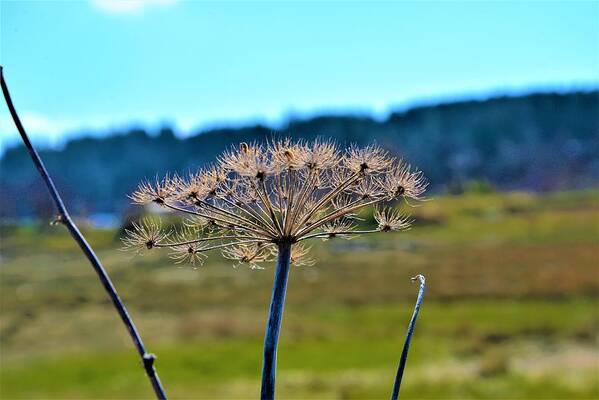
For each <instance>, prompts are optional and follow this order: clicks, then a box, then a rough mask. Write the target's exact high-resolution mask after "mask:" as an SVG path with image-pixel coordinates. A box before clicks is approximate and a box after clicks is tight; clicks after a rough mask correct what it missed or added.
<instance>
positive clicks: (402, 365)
mask: <svg viewBox="0 0 599 400" xmlns="http://www.w3.org/2000/svg"><path fill="white" fill-rule="evenodd" d="M416 280H418V281H419V282H420V289H419V290H418V298H417V299H416V305H415V306H414V312H413V313H412V318H411V319H410V324H409V325H408V333H407V334H406V340H405V342H404V345H403V349H402V351H401V357H400V359H399V365H398V367H397V374H396V375H395V382H394V384H393V391H392V392H391V400H397V397H398V396H399V388H400V386H401V379H402V378H403V371H404V369H405V368H406V362H407V361H408V350H409V349H410V342H411V341H412V335H413V334H414V328H415V327H416V319H417V318H418V313H419V312H420V305H421V304H422V300H423V299H424V290H425V287H426V279H425V278H424V276H423V275H416V276H415V277H413V278H412V281H413V282H415V281H416Z"/></svg>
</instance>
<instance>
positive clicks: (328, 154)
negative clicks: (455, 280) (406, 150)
mask: <svg viewBox="0 0 599 400" xmlns="http://www.w3.org/2000/svg"><path fill="white" fill-rule="evenodd" d="M426 186H427V182H426V181H425V179H424V177H423V175H422V173H421V172H419V171H416V170H413V169H411V168H410V166H409V165H408V164H406V163H405V162H403V161H402V160H398V159H395V158H393V157H391V156H390V155H389V154H388V153H387V152H386V151H385V150H383V149H382V148H380V147H378V146H374V145H371V146H367V147H364V148H360V147H357V146H351V147H349V148H348V149H347V150H346V151H344V152H342V151H340V150H339V149H338V148H337V146H336V145H335V144H333V143H332V142H330V141H321V140H317V141H314V142H312V143H306V142H293V141H291V140H281V141H275V142H271V143H269V144H267V145H258V144H246V143H241V144H240V145H239V147H238V148H235V149H232V150H229V151H227V152H225V153H224V154H223V155H221V156H220V157H219V158H218V161H217V163H216V164H215V165H213V166H211V167H209V168H206V169H203V170H200V171H199V172H197V173H195V174H191V175H190V176H188V177H187V178H181V177H179V176H177V175H172V176H166V177H164V178H163V179H161V180H158V179H157V180H156V181H155V182H144V183H142V184H141V185H140V186H139V188H138V189H137V190H136V191H135V192H134V193H133V194H132V195H131V196H130V197H131V199H132V200H133V201H134V202H135V203H137V204H141V205H143V204H149V203H155V204H157V205H159V206H161V207H163V208H165V209H170V210H172V211H176V212H180V213H183V214H186V215H188V216H189V217H190V218H189V220H188V221H187V222H186V226H187V227H186V228H185V229H184V230H182V231H181V232H178V233H173V232H171V231H167V230H164V229H162V228H160V227H159V226H158V225H157V224H156V223H155V222H152V221H142V222H141V223H139V224H136V225H135V226H134V229H133V230H131V231H129V232H128V236H127V237H126V238H125V239H124V240H123V241H124V244H125V247H127V248H132V249H136V250H147V249H153V248H168V249H170V250H171V256H172V258H173V259H174V260H175V261H177V262H190V263H192V264H201V263H202V262H203V260H204V259H205V253H206V252H208V251H210V250H217V249H218V250H221V252H222V254H223V256H224V257H225V258H227V259H231V260H234V261H236V262H237V263H239V264H246V265H248V266H250V267H251V268H257V267H258V266H259V265H260V264H261V263H263V262H265V261H270V260H273V259H274V257H275V256H276V254H277V247H278V245H279V244H281V243H283V242H287V243H291V244H295V243H298V242H303V241H305V240H308V239H315V238H322V239H330V238H339V237H341V238H350V237H352V236H353V235H359V234H367V233H375V232H388V231H398V230H404V229H406V228H408V227H409V226H410V221H409V219H408V218H407V217H406V216H405V215H402V214H401V213H399V212H398V211H395V210H393V209H390V208H381V207H378V206H379V205H381V204H383V203H388V202H390V201H392V200H396V199H400V198H410V199H415V200H418V199H421V197H422V195H423V193H424V191H425V189H426ZM368 206H377V207H375V211H374V216H375V219H376V221H377V223H378V225H377V227H376V228H375V229H372V230H358V229H357V225H356V219H355V216H356V214H357V213H358V212H359V211H360V210H361V209H363V208H365V207H368ZM295 249H297V250H295ZM294 253H295V255H294V256H293V257H292V263H293V264H295V265H306V264H308V265H310V264H311V263H312V262H311V261H310V260H306V257H307V253H308V251H307V250H306V249H305V248H298V247H297V246H294Z"/></svg>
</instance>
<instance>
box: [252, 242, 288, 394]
mask: <svg viewBox="0 0 599 400" xmlns="http://www.w3.org/2000/svg"><path fill="white" fill-rule="evenodd" d="M290 264H291V243H289V242H283V243H280V244H279V255H278V257H277V266H276V269H275V277H274V280H273V284H272V297H271V299H270V309H269V311H268V322H267V323H266V332H265V334H264V359H263V362H262V389H261V392H260V398H261V399H262V400H272V399H274V397H275V373H276V368H277V346H278V343H279V331H280V329H281V319H282V317H283V305H284V304H285V292H286V291H287V278H288V277H289V267H290Z"/></svg>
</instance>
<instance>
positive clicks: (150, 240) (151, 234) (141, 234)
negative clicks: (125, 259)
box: [123, 218, 172, 253]
mask: <svg viewBox="0 0 599 400" xmlns="http://www.w3.org/2000/svg"><path fill="white" fill-rule="evenodd" d="M125 233H127V236H126V237H125V238H123V245H124V249H126V250H129V249H131V250H134V251H135V252H138V253H139V252H141V251H143V250H151V249H153V248H154V247H163V246H165V245H164V243H165V242H166V240H167V239H168V238H169V236H170V235H171V234H172V232H171V231H163V230H162V228H161V227H160V223H158V222H156V221H154V220H153V219H149V218H146V219H144V220H142V221H141V222H139V223H137V222H133V229H125Z"/></svg>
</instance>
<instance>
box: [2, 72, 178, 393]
mask: <svg viewBox="0 0 599 400" xmlns="http://www.w3.org/2000/svg"><path fill="white" fill-rule="evenodd" d="M0 83H1V86H2V93H3V94H4V99H5V100H6V105H7V106H8V110H9V111H10V115H11V116H12V119H13V121H14V123H15V125H16V127H17V130H18V131H19V134H20V135H21V139H23V143H24V144H25V147H26V148H27V151H28V152H29V155H30V156H31V160H32V161H33V163H34V164H35V167H36V168H37V170H38V172H39V174H40V175H41V177H42V179H43V180H44V183H45V184H46V187H47V188H48V190H49V191H50V195H51V196H52V199H53V200H54V204H56V208H57V209H58V218H57V221H58V222H61V223H63V224H64V225H65V226H66V227H67V229H68V230H69V233H70V234H71V236H72V237H73V239H74V240H75V242H77V244H78V245H79V247H80V248H81V251H83V253H84V255H85V256H86V257H87V259H88V260H89V262H90V264H91V265H92V267H93V268H94V271H96V274H97V275H98V278H99V279H100V282H101V283H102V286H104V289H105V290H106V292H107V293H108V295H109V296H110V299H111V300H112V304H113V305H114V308H115V309H116V310H117V312H118V313H119V316H120V317H121V320H122V321H123V323H124V324H125V326H126V327H127V330H128V331H129V335H130V336H131V339H132V340H133V344H134V345H135V348H136V349H137V352H138V353H139V355H140V357H141V360H142V364H143V367H144V370H145V371H146V374H147V375H148V378H149V379H150V382H151V383H152V387H153V389H154V392H155V393H156V397H157V398H158V399H166V394H165V393H164V389H163V388H162V384H161V383H160V379H159V377H158V373H157V372H156V369H155V368H154V360H155V359H156V356H155V355H154V354H151V353H148V352H147V351H146V349H145V346H144V344H143V341H142V340H141V337H140V335H139V333H138V331H137V328H136V327H135V324H134V323H133V321H132V320H131V317H130V316H129V313H128V311H127V308H126V307H125V305H124V304H123V302H122V300H121V299H120V297H119V295H118V293H117V291H116V289H115V288H114V285H113V284H112V281H111V280H110V277H109V276H108V273H107V272H106V270H105V269H104V267H103V266H102V264H101V263H100V260H99V259H98V257H97V256H96V254H95V253H94V251H93V250H92V248H91V247H90V245H89V244H88V243H87V241H86V240H85V238H84V237H83V235H82V234H81V232H79V229H78V228H77V226H76V225H75V223H74V222H73V220H72V219H71V217H70V215H69V213H68V211H67V209H66V207H65V205H64V202H63V201H62V198H61V197H60V194H58V191H57V190H56V187H55V186H54V182H53V181H52V178H50V175H49V174H48V171H47V170H46V167H45V166H44V163H43V162H42V160H41V158H40V156H39V155H38V153H37V151H36V150H35V148H34V147H33V145H32V144H31V142H30V140H29V137H28V136H27V133H26V132H25V129H24V128H23V125H22V124H21V120H20V118H19V116H18V114H17V111H16V110H15V107H14V105H13V103H12V100H11V98H10V93H9V92H8V87H7V86H6V82H5V81H4V74H3V68H2V66H0Z"/></svg>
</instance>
